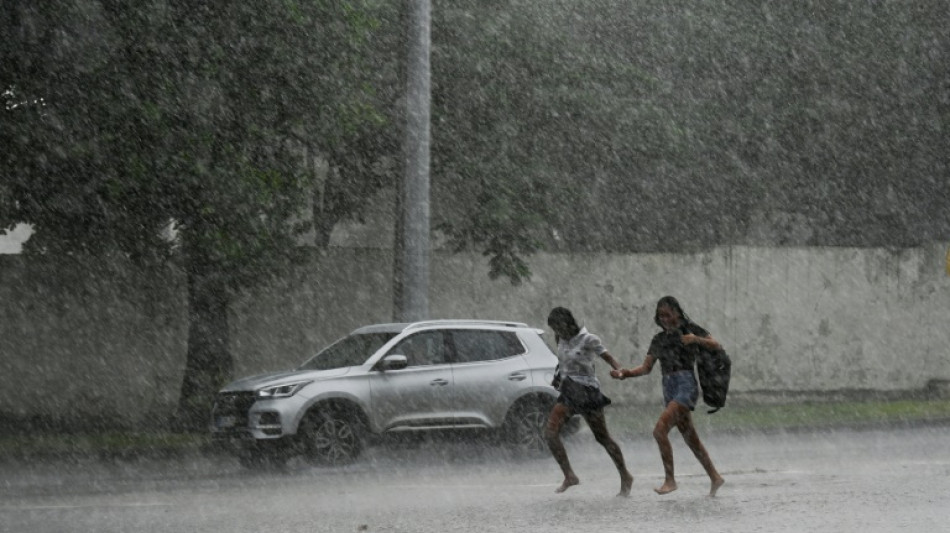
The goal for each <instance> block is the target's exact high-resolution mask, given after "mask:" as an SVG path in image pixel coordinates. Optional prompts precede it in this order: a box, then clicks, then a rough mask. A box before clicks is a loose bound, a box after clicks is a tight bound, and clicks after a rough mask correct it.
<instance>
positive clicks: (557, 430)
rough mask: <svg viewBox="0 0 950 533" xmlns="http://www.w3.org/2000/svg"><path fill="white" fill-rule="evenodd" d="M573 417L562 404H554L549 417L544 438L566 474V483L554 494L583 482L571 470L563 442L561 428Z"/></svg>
mask: <svg viewBox="0 0 950 533" xmlns="http://www.w3.org/2000/svg"><path fill="white" fill-rule="evenodd" d="M570 417H571V410H570V409H569V408H568V407H567V406H566V405H564V404H562V403H556V404H554V408H553V409H551V415H550V416H549V417H548V425H547V427H546V428H545V429H544V437H545V439H546V440H547V442H548V448H549V449H550V450H551V454H552V455H554V460H555V461H557V464H558V466H560V467H561V471H562V472H563V473H564V482H563V483H561V486H560V487H558V488H557V490H555V491H554V492H564V491H565V490H567V489H569V488H570V487H573V486H574V485H577V484H579V483H580V482H581V481H580V479H578V478H577V475H576V474H574V470H573V469H572V468H571V462H570V460H568V458H567V450H565V449H564V443H563V442H561V427H562V426H563V425H564V422H565V421H567V419H568V418H570Z"/></svg>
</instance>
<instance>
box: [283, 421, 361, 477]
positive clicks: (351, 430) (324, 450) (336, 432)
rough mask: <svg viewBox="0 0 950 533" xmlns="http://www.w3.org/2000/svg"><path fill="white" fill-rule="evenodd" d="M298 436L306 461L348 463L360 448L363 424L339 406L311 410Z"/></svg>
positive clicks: (333, 463) (331, 463)
mask: <svg viewBox="0 0 950 533" xmlns="http://www.w3.org/2000/svg"><path fill="white" fill-rule="evenodd" d="M297 437H298V439H299V442H300V445H301V448H302V451H303V454H304V457H305V458H306V460H307V461H308V462H310V463H311V464H314V465H318V466H327V465H330V466H338V465H345V464H350V463H352V462H354V461H355V460H356V458H357V457H359V455H360V453H361V452H362V451H363V425H362V424H361V423H359V422H358V421H357V420H356V417H354V416H353V415H352V414H351V413H348V412H347V411H346V410H344V409H340V408H338V407H331V408H321V407H319V406H318V407H317V408H315V409H313V410H311V411H310V412H309V413H307V415H306V416H305V417H304V419H303V420H302V421H301V422H300V428H299V429H298V430H297Z"/></svg>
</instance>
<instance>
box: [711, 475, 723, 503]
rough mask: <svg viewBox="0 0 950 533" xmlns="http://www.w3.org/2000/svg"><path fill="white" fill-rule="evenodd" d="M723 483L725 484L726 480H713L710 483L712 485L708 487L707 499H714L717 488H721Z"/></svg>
mask: <svg viewBox="0 0 950 533" xmlns="http://www.w3.org/2000/svg"><path fill="white" fill-rule="evenodd" d="M725 483H726V480H725V479H722V477H717V478H716V479H714V480H713V481H712V485H710V487H709V497H710V498H715V497H716V491H717V490H719V487H721V486H723V485H724V484H725Z"/></svg>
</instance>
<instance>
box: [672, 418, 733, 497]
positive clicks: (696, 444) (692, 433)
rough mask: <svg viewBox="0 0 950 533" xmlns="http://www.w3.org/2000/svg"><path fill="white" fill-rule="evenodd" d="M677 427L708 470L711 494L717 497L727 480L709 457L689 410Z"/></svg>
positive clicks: (700, 462)
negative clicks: (718, 491) (717, 492)
mask: <svg viewBox="0 0 950 533" xmlns="http://www.w3.org/2000/svg"><path fill="white" fill-rule="evenodd" d="M677 427H678V428H679V430H680V433H682V434H683V440H685V441H686V445H687V446H689V449H690V450H692V451H693V455H695V456H696V459H698V460H699V464H701V465H703V469H705V470H706V474H707V475H708V476H709V481H710V487H709V496H710V497H715V496H716V491H717V490H719V487H721V486H722V485H723V483H725V482H726V481H725V480H724V479H722V476H720V475H719V472H718V471H716V467H715V466H714V465H713V462H712V459H711V458H710V457H709V452H707V451H706V447H705V446H703V443H702V442H701V441H700V440H699V433H697V432H696V426H695V425H694V424H693V417H692V415H691V414H690V412H689V411H686V414H685V416H683V417H682V418H681V419H680V420H679V422H678V423H677Z"/></svg>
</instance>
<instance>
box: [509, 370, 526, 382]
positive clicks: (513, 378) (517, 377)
mask: <svg viewBox="0 0 950 533" xmlns="http://www.w3.org/2000/svg"><path fill="white" fill-rule="evenodd" d="M527 378H528V376H526V375H524V374H522V373H521V372H515V373H513V374H508V381H524V380H525V379H527Z"/></svg>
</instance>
